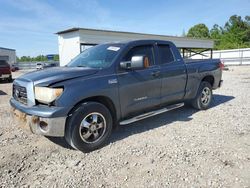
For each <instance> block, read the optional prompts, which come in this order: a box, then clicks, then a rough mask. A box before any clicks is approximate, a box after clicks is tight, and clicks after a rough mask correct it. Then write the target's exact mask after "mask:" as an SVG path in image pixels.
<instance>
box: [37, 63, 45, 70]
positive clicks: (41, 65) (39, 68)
mask: <svg viewBox="0 0 250 188" xmlns="http://www.w3.org/2000/svg"><path fill="white" fill-rule="evenodd" d="M43 68H44V63H37V64H36V69H37V70H41V69H43Z"/></svg>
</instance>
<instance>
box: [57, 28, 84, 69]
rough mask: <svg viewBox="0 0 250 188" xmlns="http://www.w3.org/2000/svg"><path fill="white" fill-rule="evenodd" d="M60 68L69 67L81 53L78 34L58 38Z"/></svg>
mask: <svg viewBox="0 0 250 188" xmlns="http://www.w3.org/2000/svg"><path fill="white" fill-rule="evenodd" d="M58 43H59V44H58V45H59V58H60V66H65V65H67V64H68V63H69V62H70V60H71V59H73V58H74V57H75V56H77V55H78V54H79V53H80V40H79V35H78V32H71V33H65V34H61V35H59V36H58Z"/></svg>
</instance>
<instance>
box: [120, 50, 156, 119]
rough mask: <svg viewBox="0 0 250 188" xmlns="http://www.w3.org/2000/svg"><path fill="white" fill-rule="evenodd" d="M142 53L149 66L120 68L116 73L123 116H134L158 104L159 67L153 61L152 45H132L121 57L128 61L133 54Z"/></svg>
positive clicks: (153, 51)
mask: <svg viewBox="0 0 250 188" xmlns="http://www.w3.org/2000/svg"><path fill="white" fill-rule="evenodd" d="M136 55H139V56H141V55H144V56H147V57H148V59H149V67H148V68H145V69H141V70H122V71H121V72H120V73H118V82H119V93H120V104H121V112H122V115H123V117H128V116H134V115H136V113H141V112H144V111H147V110H150V109H151V108H152V107H154V106H157V105H160V95H161V93H160V88H161V79H160V69H159V66H158V65H156V63H155V47H154V45H141V46H136V47H133V48H132V49H130V50H129V51H128V53H127V54H126V55H125V56H124V57H123V58H122V61H130V60H131V58H132V57H133V56H136Z"/></svg>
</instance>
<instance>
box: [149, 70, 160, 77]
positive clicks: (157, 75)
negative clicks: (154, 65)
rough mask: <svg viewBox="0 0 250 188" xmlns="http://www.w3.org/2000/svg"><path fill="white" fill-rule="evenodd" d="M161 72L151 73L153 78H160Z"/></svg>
mask: <svg viewBox="0 0 250 188" xmlns="http://www.w3.org/2000/svg"><path fill="white" fill-rule="evenodd" d="M160 73H161V72H160V71H154V72H152V73H151V75H152V76H153V77H159V76H160Z"/></svg>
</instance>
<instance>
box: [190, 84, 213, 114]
mask: <svg viewBox="0 0 250 188" xmlns="http://www.w3.org/2000/svg"><path fill="white" fill-rule="evenodd" d="M212 100H213V91H212V86H211V84H210V83H209V82H206V81H203V82H201V84H200V86H199V89H198V92H197V94H196V97H195V98H194V99H193V100H192V103H191V104H192V106H193V107H194V108H196V109H198V110H206V109H208V108H209V106H210V104H211V102H212Z"/></svg>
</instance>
